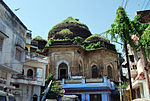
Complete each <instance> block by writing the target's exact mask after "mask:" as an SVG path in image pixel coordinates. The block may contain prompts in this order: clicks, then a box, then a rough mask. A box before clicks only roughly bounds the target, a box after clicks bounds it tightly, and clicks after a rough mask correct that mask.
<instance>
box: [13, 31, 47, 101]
mask: <svg viewBox="0 0 150 101" xmlns="http://www.w3.org/2000/svg"><path fill="white" fill-rule="evenodd" d="M37 49H38V42H37V41H35V40H32V34H31V33H27V40H26V58H25V62H24V64H23V70H22V73H20V74H17V75H13V76H12V79H11V84H12V85H14V86H15V87H16V89H14V90H13V94H14V95H15V97H16V101H40V98H41V96H40V95H41V87H42V86H45V76H46V75H45V72H46V66H47V64H48V57H46V56H43V55H40V54H37V53H36V50H37Z"/></svg>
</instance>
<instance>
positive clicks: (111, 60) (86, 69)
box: [48, 46, 118, 81]
mask: <svg viewBox="0 0 150 101" xmlns="http://www.w3.org/2000/svg"><path fill="white" fill-rule="evenodd" d="M49 57H50V60H49V65H48V68H49V70H48V71H49V73H52V74H53V75H55V78H56V79H58V75H59V73H58V66H59V64H60V63H63V62H64V63H66V64H67V65H68V67H69V68H68V71H69V73H70V74H71V76H84V77H86V78H91V77H92V73H91V71H92V66H93V65H96V66H97V68H98V74H100V72H101V71H102V70H100V66H103V73H102V76H107V75H108V73H107V66H108V65H110V66H111V67H112V75H113V78H112V79H111V80H112V81H118V70H117V63H116V62H115V61H116V60H117V53H116V52H113V51H110V50H106V49H97V50H91V51H85V50H84V49H83V48H81V47H77V46H70V47H69V46H68V47H65V46H64V47H51V48H49ZM68 75H69V74H68Z"/></svg>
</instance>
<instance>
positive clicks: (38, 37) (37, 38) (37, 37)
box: [33, 36, 47, 41]
mask: <svg viewBox="0 0 150 101" xmlns="http://www.w3.org/2000/svg"><path fill="white" fill-rule="evenodd" d="M35 39H36V40H44V41H47V40H45V39H43V38H42V37H41V36H36V37H35V38H33V40H35Z"/></svg>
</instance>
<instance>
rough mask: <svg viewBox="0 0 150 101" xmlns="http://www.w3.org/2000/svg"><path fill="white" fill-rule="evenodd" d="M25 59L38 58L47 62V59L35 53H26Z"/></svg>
mask: <svg viewBox="0 0 150 101" xmlns="http://www.w3.org/2000/svg"><path fill="white" fill-rule="evenodd" d="M26 57H27V58H28V57H30V58H40V59H44V60H47V58H48V57H46V56H44V55H41V54H37V53H35V52H26Z"/></svg>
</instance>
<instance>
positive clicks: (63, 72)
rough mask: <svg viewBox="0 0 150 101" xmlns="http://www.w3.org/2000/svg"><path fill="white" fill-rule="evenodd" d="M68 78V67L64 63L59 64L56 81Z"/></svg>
mask: <svg viewBox="0 0 150 101" xmlns="http://www.w3.org/2000/svg"><path fill="white" fill-rule="evenodd" d="M67 77H68V66H67V64H65V63H61V64H60V65H59V67H58V79H63V78H64V79H66V78H67Z"/></svg>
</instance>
